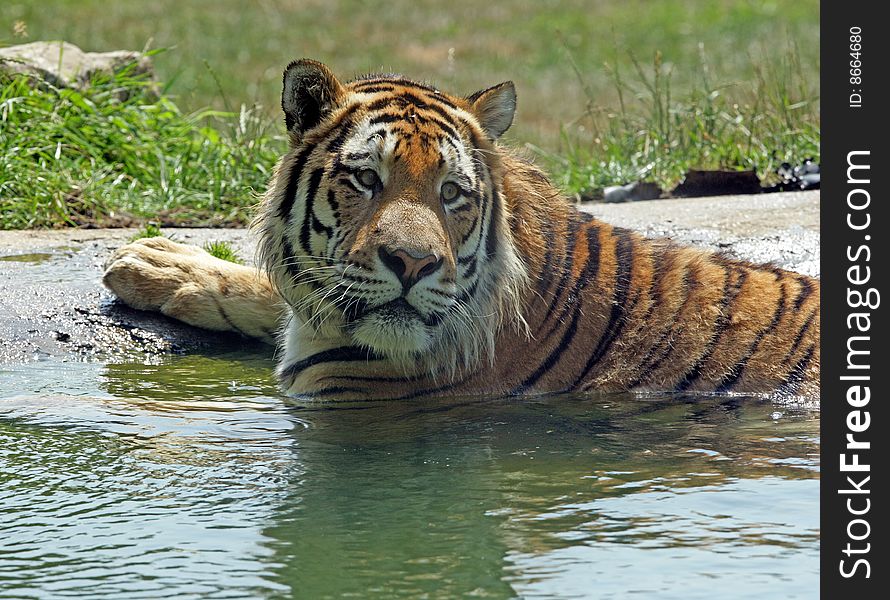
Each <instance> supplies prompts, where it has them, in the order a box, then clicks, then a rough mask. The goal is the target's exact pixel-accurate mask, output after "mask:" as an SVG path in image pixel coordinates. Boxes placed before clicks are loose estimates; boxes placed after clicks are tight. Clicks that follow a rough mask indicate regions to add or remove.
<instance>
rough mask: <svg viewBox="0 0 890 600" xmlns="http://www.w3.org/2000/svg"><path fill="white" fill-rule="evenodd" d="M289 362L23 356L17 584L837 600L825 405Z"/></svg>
mask: <svg viewBox="0 0 890 600" xmlns="http://www.w3.org/2000/svg"><path fill="white" fill-rule="evenodd" d="M271 369H272V364H271V360H270V359H268V358H266V357H257V356H250V355H238V354H229V355H225V354H224V355H208V356H198V355H191V356H181V357H170V358H165V359H162V360H160V361H158V364H148V365H145V364H100V363H63V362H53V361H46V362H39V363H31V364H28V365H24V366H6V367H4V366H0V598H67V597H79V598H158V597H165V598H177V599H179V598H201V599H205V598H239V599H241V598H285V597H298V598H312V599H316V598H335V597H336V598H343V597H354V598H455V597H464V596H468V597H479V598H510V597H523V598H557V597H558V598H627V597H639V598H684V599H689V598H715V597H719V598H752V597H762V598H814V597H816V596H817V594H818V586H817V584H818V538H819V529H818V526H819V521H818V487H819V463H818V452H819V439H818V430H819V420H818V419H819V416H818V412H817V411H815V410H813V409H807V408H804V407H800V406H795V405H781V404H776V403H773V402H769V401H763V400H759V399H754V398H678V397H657V396H653V397H647V398H640V397H634V396H629V395H608V396H605V395H599V396H597V395H593V396H586V397H578V396H555V397H546V398H535V399H521V400H520V399H510V400H504V399H488V400H478V399H476V400H472V399H460V398H452V399H447V400H434V401H424V402H416V401H415V402H410V403H405V402H399V403H380V402H375V403H351V404H343V405H313V404H305V403H304V404H299V403H294V402H293V401H288V400H286V399H284V398H282V397H281V396H280V395H278V394H277V392H276V390H275V388H274V385H273V383H272V379H271Z"/></svg>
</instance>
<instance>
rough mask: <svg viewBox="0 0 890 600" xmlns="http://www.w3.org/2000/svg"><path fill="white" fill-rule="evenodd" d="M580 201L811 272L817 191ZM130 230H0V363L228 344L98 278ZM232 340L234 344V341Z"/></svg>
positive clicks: (245, 251) (201, 237)
mask: <svg viewBox="0 0 890 600" xmlns="http://www.w3.org/2000/svg"><path fill="white" fill-rule="evenodd" d="M583 209H584V210H587V211H589V212H591V213H593V214H595V215H597V216H599V217H600V218H602V219H604V220H606V221H609V222H611V223H614V224H618V225H622V226H626V227H630V228H632V229H637V230H639V231H642V232H644V233H646V234H647V235H650V236H666V237H670V238H673V239H675V240H677V241H682V242H685V243H690V244H695V245H699V246H703V247H708V248H712V249H715V250H722V251H726V252H729V253H731V254H733V255H735V256H738V257H740V258H745V259H748V260H753V261H757V262H767V261H772V262H774V263H776V264H778V265H779V266H782V267H785V268H789V269H793V270H797V271H800V272H803V273H807V274H810V275H818V270H819V192H818V191H816V192H796V193H778V194H759V195H751V196H722V197H717V198H689V199H673V200H654V201H646V202H634V203H628V204H591V205H586V206H584V207H583ZM135 233H136V230H132V229H108V230H73V229H72V230H59V231H0V364H3V363H6V364H16V363H25V362H31V361H34V360H41V359H45V358H57V359H62V360H67V359H73V360H78V359H89V358H99V359H102V360H109V359H126V358H136V357H139V356H142V357H145V356H146V355H148V356H151V355H162V354H168V353H171V352H172V353H187V352H189V350H194V349H200V348H208V347H219V348H225V347H227V346H229V347H231V346H232V345H233V343H234V341H235V340H233V338H232V337H229V336H225V335H220V334H217V333H208V332H203V331H200V330H197V329H194V328H192V327H189V326H187V325H182V324H179V323H176V322H174V321H172V320H170V319H167V318H165V317H162V316H160V315H154V314H151V313H145V312H141V311H135V310H132V309H129V308H128V307H126V306H123V305H121V304H120V303H118V302H115V301H114V300H113V298H112V296H111V295H110V294H109V293H108V291H107V290H105V289H104V288H103V287H102V285H101V274H102V266H103V264H104V263H105V261H106V260H107V258H108V256H109V255H110V254H111V253H112V252H113V251H114V250H115V249H116V248H118V247H120V246H121V245H123V244H125V243H127V242H128V241H129V239H130V238H131V237H132V236H133V235H134V234H135ZM165 234H166V235H168V236H172V237H173V238H174V239H175V240H177V241H181V242H185V243H192V244H198V245H201V244H203V243H205V242H207V241H211V240H225V241H228V242H230V243H232V244H233V245H234V247H235V248H236V250H237V251H238V253H239V254H240V255H241V256H242V257H244V258H245V259H247V260H250V259H251V258H252V257H253V254H254V250H253V249H254V245H253V241H252V240H251V238H250V236H249V234H248V232H247V231H245V230H239V229H221V230H220V229H216V230H208V229H170V230H165ZM237 343H238V345H239V346H243V341H241V340H238V341H237Z"/></svg>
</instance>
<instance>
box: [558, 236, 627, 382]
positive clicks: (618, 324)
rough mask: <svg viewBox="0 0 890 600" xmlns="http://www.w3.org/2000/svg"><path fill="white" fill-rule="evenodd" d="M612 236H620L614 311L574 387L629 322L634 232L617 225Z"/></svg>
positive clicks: (586, 375)
mask: <svg viewBox="0 0 890 600" xmlns="http://www.w3.org/2000/svg"><path fill="white" fill-rule="evenodd" d="M612 236H614V237H617V238H618V243H617V245H616V247H615V261H616V262H617V263H618V268H617V269H616V273H615V291H614V293H613V296H612V312H611V313H610V314H609V324H608V325H607V326H606V330H605V331H604V332H603V335H602V337H600V340H599V343H598V344H597V345H596V348H594V350H593V354H591V355H590V358H588V359H587V364H585V365H584V369H583V370H582V371H581V375H579V376H578V378H577V379H576V380H575V382H574V383H573V384H572V386H571V388H572V389H574V388H577V387H578V385H580V384H581V383H583V382H584V380H585V379H586V378H587V377H588V375H589V374H590V371H591V369H593V367H594V366H596V364H597V363H599V361H600V360H602V358H603V356H605V354H606V352H608V351H609V348H610V347H611V346H612V342H614V341H615V340H616V339H617V338H618V336H619V335H621V331H622V330H623V329H624V324H625V323H626V322H627V315H628V313H629V310H628V306H627V297H628V294H629V293H630V287H631V285H630V284H631V277H632V276H633V264H634V242H633V234H632V233H631V232H630V231H629V230H627V229H624V228H621V227H616V228H615V229H613V230H612Z"/></svg>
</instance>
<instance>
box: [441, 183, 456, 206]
mask: <svg viewBox="0 0 890 600" xmlns="http://www.w3.org/2000/svg"><path fill="white" fill-rule="evenodd" d="M458 196H460V188H459V187H457V184H455V183H451V182H450V181H448V182H445V183H443V184H442V200H444V201H445V202H453V201H454V200H456V199H457V197H458Z"/></svg>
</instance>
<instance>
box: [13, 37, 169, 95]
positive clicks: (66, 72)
mask: <svg viewBox="0 0 890 600" xmlns="http://www.w3.org/2000/svg"><path fill="white" fill-rule="evenodd" d="M134 63H135V67H134V69H133V75H144V76H146V77H147V78H148V79H150V80H151V79H153V77H154V69H153V67H152V63H151V59H150V58H149V57H148V56H146V55H144V54H142V53H141V52H135V51H132V50H116V51H114V52H84V51H83V50H81V49H80V48H78V47H77V46H75V45H74V44H69V43H68V42H32V43H30V44H21V45H18V46H9V47H7V48H0V73H4V72H5V73H10V74H15V73H29V74H31V75H34V76H36V77H37V78H39V79H40V80H41V81H45V82H47V83H49V84H50V85H53V86H55V87H59V88H74V89H83V88H84V87H86V86H87V85H88V84H89V82H90V80H91V79H92V78H93V77H94V76H96V75H98V74H107V75H111V74H113V73H115V72H117V71H120V70H121V69H123V68H124V67H126V66H127V65H130V64H134Z"/></svg>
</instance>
